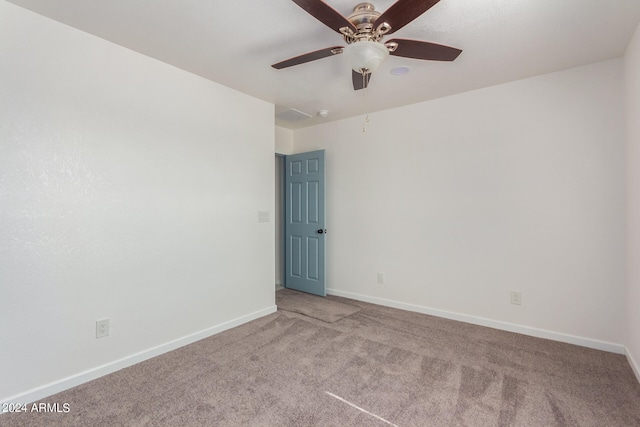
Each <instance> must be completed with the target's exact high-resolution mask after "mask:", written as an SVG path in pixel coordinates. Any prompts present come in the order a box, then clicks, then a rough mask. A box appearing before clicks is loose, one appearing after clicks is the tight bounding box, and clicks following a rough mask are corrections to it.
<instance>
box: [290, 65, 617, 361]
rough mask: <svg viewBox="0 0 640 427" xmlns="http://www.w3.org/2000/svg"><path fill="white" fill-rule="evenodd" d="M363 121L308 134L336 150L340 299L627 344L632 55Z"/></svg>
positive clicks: (333, 259) (613, 346)
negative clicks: (627, 93) (513, 294)
mask: <svg viewBox="0 0 640 427" xmlns="http://www.w3.org/2000/svg"><path fill="white" fill-rule="evenodd" d="M425 84H435V83H432V82H429V81H428V80H425ZM369 90H371V91H374V90H375V85H372V86H371V87H370V89H369ZM362 120H363V118H362V117H358V118H355V119H349V120H343V121H337V122H331V123H327V124H323V125H319V126H315V127H311V128H306V129H301V130H297V131H295V132H294V141H295V148H296V151H297V152H304V151H310V150H315V149H321V148H324V149H326V170H327V178H326V179H327V228H328V229H329V231H330V233H329V234H328V236H329V237H328V238H327V265H328V266H327V269H328V270H327V281H328V287H329V288H330V290H331V292H332V293H334V294H339V295H344V296H350V297H354V298H360V299H365V300H369V301H373V302H378V303H388V304H390V305H394V304H395V305H396V306H401V307H413V308H416V309H419V310H422V311H425V312H432V313H435V314H439V315H445V316H449V317H451V318H459V319H462V320H468V321H473V322H476V323H480V324H489V325H491V326H498V327H502V328H504V329H512V330H516V331H519V332H526V333H531V334H533V335H538V336H549V337H551V338H556V339H562V340H567V341H569V342H575V343H579V344H583V345H589V346H593V347H596V348H603V349H608V350H613V351H623V350H624V348H623V347H622V346H621V343H623V341H624V299H625V291H624V289H625V285H624V111H623V67H622V60H612V61H607V62H602V63H597V64H593V65H589V66H585V67H580V68H575V69H570V70H566V71H563V72H558V73H554V74H549V75H544V76H540V77H535V78H531V79H527V80H522V81H518V82H513V83H509V84H505V85H501V86H495V87H490V88H486V89H483V90H478V91H474V92H468V93H464V94H461V95H457V96H452V97H448V98H444V99H439V100H434V101H430V102H425V103H421V104H416V105H412V106H407V107H403V108H398V109H393V110H389V111H384V112H380V113H375V114H370V122H369V124H368V126H367V131H366V133H363V132H362V123H363V121H362ZM377 272H382V273H384V275H385V284H384V285H379V284H377V283H376V273H377ZM511 290H519V291H521V292H522V305H521V306H516V305H512V304H510V301H509V293H510V291H511ZM487 320H490V321H487ZM514 325H515V326H518V327H514ZM548 332H550V334H549V333H548Z"/></svg>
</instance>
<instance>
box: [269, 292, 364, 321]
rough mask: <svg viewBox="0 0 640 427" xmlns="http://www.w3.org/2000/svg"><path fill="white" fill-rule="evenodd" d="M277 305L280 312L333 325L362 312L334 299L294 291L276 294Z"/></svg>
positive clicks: (353, 306) (355, 307)
mask: <svg viewBox="0 0 640 427" xmlns="http://www.w3.org/2000/svg"><path fill="white" fill-rule="evenodd" d="M276 305H277V306H278V309H279V310H286V311H291V312H294V313H300V314H304V315H305V316H309V317H313V318H314V319H318V320H322V321H324V322H328V323H333V322H337V321H338V320H340V319H344V318H345V317H347V316H350V315H352V314H353V313H357V312H358V311H360V308H359V307H357V306H355V305H349V304H345V303H342V302H339V301H335V300H333V299H329V298H325V297H320V296H317V295H311V294H307V293H304V292H298V291H294V290H292V289H281V290H279V291H277V292H276Z"/></svg>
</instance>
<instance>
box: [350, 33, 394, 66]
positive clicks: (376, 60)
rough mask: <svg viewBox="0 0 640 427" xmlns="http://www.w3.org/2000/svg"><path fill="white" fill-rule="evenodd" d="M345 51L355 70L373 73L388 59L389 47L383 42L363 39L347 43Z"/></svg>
mask: <svg viewBox="0 0 640 427" xmlns="http://www.w3.org/2000/svg"><path fill="white" fill-rule="evenodd" d="M344 53H345V55H346V57H347V61H349V65H351V68H352V69H353V70H354V71H357V72H359V73H372V72H374V71H375V70H377V69H378V67H379V66H380V64H382V63H383V62H384V60H385V59H387V57H388V56H389V49H387V47H386V46H385V45H383V44H382V43H377V42H372V41H368V40H361V41H357V42H354V43H351V44H349V45H347V47H345V49H344Z"/></svg>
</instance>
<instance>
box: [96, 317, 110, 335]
mask: <svg viewBox="0 0 640 427" xmlns="http://www.w3.org/2000/svg"><path fill="white" fill-rule="evenodd" d="M107 336H109V319H102V320H96V338H104V337H107Z"/></svg>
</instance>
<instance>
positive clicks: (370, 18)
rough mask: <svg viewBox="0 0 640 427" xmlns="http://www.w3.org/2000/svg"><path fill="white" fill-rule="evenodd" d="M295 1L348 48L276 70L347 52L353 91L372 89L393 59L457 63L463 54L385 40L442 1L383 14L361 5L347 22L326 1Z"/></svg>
mask: <svg viewBox="0 0 640 427" xmlns="http://www.w3.org/2000/svg"><path fill="white" fill-rule="evenodd" d="M292 1H293V2H294V3H295V4H297V5H298V6H300V7H301V8H303V9H304V10H306V11H307V12H308V13H309V14H311V15H312V16H313V17H315V18H316V19H317V20H318V21H320V22H322V23H323V24H325V25H326V26H327V27H329V28H331V29H332V30H334V31H336V32H337V33H339V34H341V35H342V37H343V39H344V41H345V42H346V43H347V46H346V47H343V46H332V47H328V48H326V49H321V50H317V51H314V52H309V53H305V54H303V55H300V56H296V57H294V58H289V59H287V60H284V61H281V62H278V63H276V64H273V65H272V67H273V68H276V69H281V68H287V67H291V66H294V65H299V64H304V63H306V62H311V61H315V60H316V59H321V58H326V57H329V56H333V55H338V54H340V53H343V52H344V53H345V55H347V57H348V60H349V63H350V64H351V67H352V69H353V71H352V81H353V89H354V90H359V89H363V88H366V87H367V86H368V84H369V80H370V79H371V73H372V72H374V71H375V70H376V69H377V68H378V66H379V65H380V64H381V63H382V62H383V61H384V60H385V59H386V58H387V57H388V56H389V55H394V56H402V57H405V58H414V59H424V60H431V61H453V60H455V59H456V58H457V57H458V55H460V53H461V52H462V50H460V49H456V48H454V47H449V46H443V45H439V44H435V43H429V42H424V41H419V40H408V39H392V40H389V41H387V42H383V41H382V39H383V38H384V37H385V36H387V35H389V34H392V33H393V32H395V31H398V30H399V29H400V28H402V27H404V26H405V25H407V24H408V23H409V22H411V21H413V20H414V19H416V18H417V17H418V16H420V15H422V14H423V13H424V12H426V11H427V10H429V9H430V8H431V7H433V6H434V5H435V4H436V3H438V2H439V1H440V0H398V1H396V2H395V3H394V4H392V5H391V7H389V9H387V10H386V11H385V12H383V13H380V12H379V11H377V10H375V7H374V6H373V5H372V4H371V3H359V4H357V5H356V6H355V7H354V8H353V13H352V14H351V15H349V16H348V17H347V18H345V17H344V16H342V15H341V14H340V13H339V12H338V11H336V10H335V9H333V8H332V7H331V6H329V5H328V4H326V3H324V2H323V1H322V0H292Z"/></svg>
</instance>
